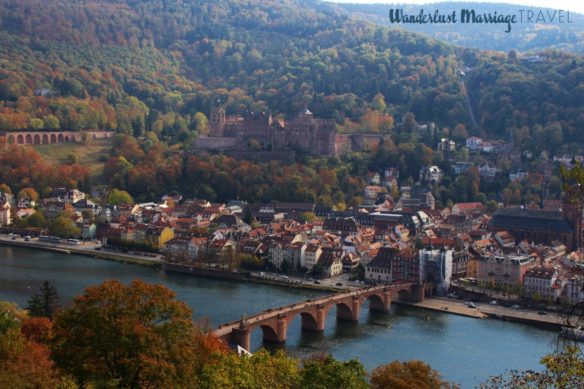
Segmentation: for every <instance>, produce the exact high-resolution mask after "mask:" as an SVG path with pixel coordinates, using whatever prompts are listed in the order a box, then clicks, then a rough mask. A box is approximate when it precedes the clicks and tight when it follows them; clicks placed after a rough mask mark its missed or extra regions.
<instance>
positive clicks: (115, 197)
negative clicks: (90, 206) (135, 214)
mask: <svg viewBox="0 0 584 389" xmlns="http://www.w3.org/2000/svg"><path fill="white" fill-rule="evenodd" d="M107 202H108V204H110V205H125V204H133V203H134V199H133V198H132V196H131V195H130V194H129V193H128V192H126V191H125V190H118V189H113V190H112V191H111V192H110V194H109V196H108V197H107Z"/></svg>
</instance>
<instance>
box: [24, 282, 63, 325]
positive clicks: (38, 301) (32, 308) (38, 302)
mask: <svg viewBox="0 0 584 389" xmlns="http://www.w3.org/2000/svg"><path fill="white" fill-rule="evenodd" d="M59 305H60V304H59V295H58V293H57V288H55V286H54V285H52V284H51V283H50V282H49V281H45V282H43V284H42V285H41V289H40V292H39V293H35V294H33V295H32V296H31V298H30V299H29V300H28V306H27V308H26V309H27V310H28V314H29V316H32V317H48V318H49V319H52V318H53V316H54V315H55V313H56V312H57V310H58V309H59Z"/></svg>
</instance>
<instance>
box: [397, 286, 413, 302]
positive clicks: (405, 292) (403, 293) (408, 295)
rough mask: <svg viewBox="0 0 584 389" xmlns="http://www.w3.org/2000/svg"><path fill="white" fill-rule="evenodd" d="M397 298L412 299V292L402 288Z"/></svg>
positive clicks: (402, 299)
mask: <svg viewBox="0 0 584 389" xmlns="http://www.w3.org/2000/svg"><path fill="white" fill-rule="evenodd" d="M397 298H398V300H400V301H412V293H411V292H410V291H409V290H407V289H400V290H399V291H398V292H397Z"/></svg>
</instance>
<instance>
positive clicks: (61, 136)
mask: <svg viewBox="0 0 584 389" xmlns="http://www.w3.org/2000/svg"><path fill="white" fill-rule="evenodd" d="M64 140H65V137H64V136H63V134H59V135H57V143H63V141H64Z"/></svg>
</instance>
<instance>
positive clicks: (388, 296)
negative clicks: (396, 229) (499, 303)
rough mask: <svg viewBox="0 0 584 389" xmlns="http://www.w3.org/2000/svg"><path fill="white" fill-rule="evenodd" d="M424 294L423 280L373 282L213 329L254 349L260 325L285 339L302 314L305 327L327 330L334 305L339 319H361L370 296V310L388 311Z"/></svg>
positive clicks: (268, 335)
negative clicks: (255, 332)
mask: <svg viewBox="0 0 584 389" xmlns="http://www.w3.org/2000/svg"><path fill="white" fill-rule="evenodd" d="M424 296H425V285H423V284H398V285H383V286H372V287H369V288H364V289H359V290H351V291H347V292H342V293H338V294H334V295H329V296H324V297H319V298H316V299H312V300H306V301H303V302H300V303H298V304H291V305H287V306H284V307H279V308H273V309H268V310H265V311H263V312H261V313H258V314H256V315H253V316H248V317H244V318H242V319H241V320H237V321H234V322H231V323H225V324H222V325H220V326H219V327H218V328H217V329H216V330H215V331H213V334H214V335H215V336H217V337H219V338H221V339H223V340H224V341H225V342H226V343H228V344H232V345H238V346H241V347H243V348H244V349H246V350H250V347H251V333H252V331H253V330H254V329H256V328H258V327H259V328H261V330H262V334H263V338H264V340H267V341H271V342H279V343H284V342H286V332H287V329H288V324H289V323H290V322H292V320H294V318H295V317H296V316H298V315H300V317H301V321H302V322H301V327H302V329H303V330H308V331H324V328H325V319H326V317H327V314H328V312H329V311H330V310H331V309H332V308H333V307H334V306H336V311H337V319H338V320H350V321H358V320H359V314H360V312H361V306H362V305H363V303H364V302H365V301H366V300H369V309H370V310H372V311H385V312H387V311H388V310H389V306H390V304H391V302H392V300H401V301H412V302H421V301H423V300H424Z"/></svg>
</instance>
